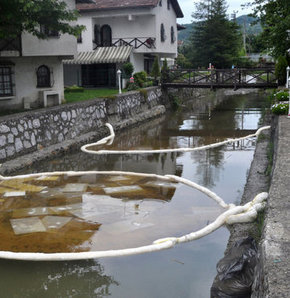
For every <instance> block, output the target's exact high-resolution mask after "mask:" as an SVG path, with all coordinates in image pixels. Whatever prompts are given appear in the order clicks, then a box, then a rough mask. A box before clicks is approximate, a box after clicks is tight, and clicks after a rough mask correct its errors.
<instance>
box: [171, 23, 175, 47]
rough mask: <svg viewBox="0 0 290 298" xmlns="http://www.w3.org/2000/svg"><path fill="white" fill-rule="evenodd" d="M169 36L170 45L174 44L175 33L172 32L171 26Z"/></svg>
mask: <svg viewBox="0 0 290 298" xmlns="http://www.w3.org/2000/svg"><path fill="white" fill-rule="evenodd" d="M170 36H171V43H174V42H175V32H174V28H173V26H171V30H170Z"/></svg>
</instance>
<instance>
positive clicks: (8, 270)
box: [0, 260, 119, 298]
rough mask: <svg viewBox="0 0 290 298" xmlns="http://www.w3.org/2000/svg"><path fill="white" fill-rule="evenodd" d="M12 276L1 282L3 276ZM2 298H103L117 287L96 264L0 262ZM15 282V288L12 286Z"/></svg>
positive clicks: (88, 262)
mask: <svg viewBox="0 0 290 298" xmlns="http://www.w3.org/2000/svg"><path fill="white" fill-rule="evenodd" d="M7 275H8V276H9V275H11V276H13V279H12V278H11V279H9V280H8V279H5V282H3V276H7ZM0 276H1V281H0V285H1V292H2V294H3V295H4V296H2V297H15V298H16V297H22V298H24V297H25V298H26V297H107V296H110V294H111V293H110V286H111V285H116V286H118V285H119V283H118V282H117V281H116V280H114V278H113V277H111V276H109V275H106V274H105V272H104V267H103V266H102V265H100V263H99V262H98V261H97V260H90V261H78V262H75V261H74V262H24V261H23V262H19V261H6V260H1V261H0ZM16 281H17V284H16Z"/></svg>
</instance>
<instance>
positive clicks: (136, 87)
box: [127, 83, 140, 91]
mask: <svg viewBox="0 0 290 298" xmlns="http://www.w3.org/2000/svg"><path fill="white" fill-rule="evenodd" d="M139 88H140V87H139V86H138V85H137V84H136V83H129V84H128V86H127V90H128V91H133V90H137V89H139Z"/></svg>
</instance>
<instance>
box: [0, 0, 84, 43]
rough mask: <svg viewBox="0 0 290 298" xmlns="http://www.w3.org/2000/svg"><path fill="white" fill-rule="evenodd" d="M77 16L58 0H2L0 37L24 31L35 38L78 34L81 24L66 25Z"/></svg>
mask: <svg viewBox="0 0 290 298" xmlns="http://www.w3.org/2000/svg"><path fill="white" fill-rule="evenodd" d="M77 16H78V13H77V11H76V10H69V9H68V7H67V5H66V3H65V2H64V1H61V0H45V1H43V0H1V7H0V39H9V38H15V37H17V36H19V35H20V34H21V33H22V32H24V31H25V32H29V33H31V34H33V35H36V36H37V37H38V38H46V37H47V35H48V34H49V33H53V32H59V33H68V34H72V35H75V36H78V35H79V34H80V33H81V31H82V29H83V28H84V27H83V26H78V25H71V24H69V22H71V21H75V20H76V19H77Z"/></svg>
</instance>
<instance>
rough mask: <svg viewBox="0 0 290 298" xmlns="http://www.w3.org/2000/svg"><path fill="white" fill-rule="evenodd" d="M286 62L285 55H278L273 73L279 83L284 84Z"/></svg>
mask: <svg viewBox="0 0 290 298" xmlns="http://www.w3.org/2000/svg"><path fill="white" fill-rule="evenodd" d="M287 66H288V62H287V59H286V57H285V56H279V57H278V60H277V62H276V65H275V75H276V77H277V79H278V84H279V85H284V84H285V83H286V68H287Z"/></svg>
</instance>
